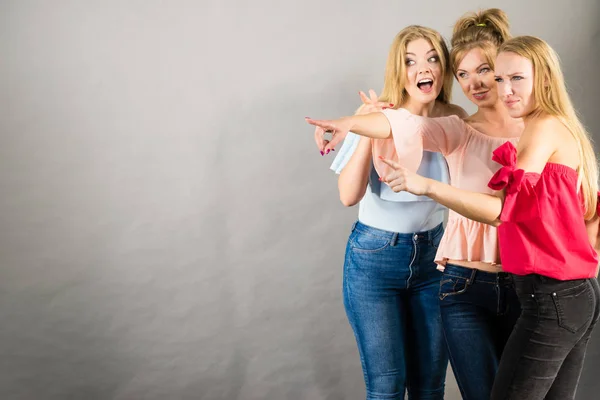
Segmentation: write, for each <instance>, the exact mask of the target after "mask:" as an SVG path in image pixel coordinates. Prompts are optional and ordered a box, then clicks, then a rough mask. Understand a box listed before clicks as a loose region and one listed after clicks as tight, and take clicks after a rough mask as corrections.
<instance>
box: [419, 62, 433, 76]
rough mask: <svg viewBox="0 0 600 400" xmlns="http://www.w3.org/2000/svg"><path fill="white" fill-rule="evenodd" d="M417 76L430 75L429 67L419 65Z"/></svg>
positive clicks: (422, 64) (427, 64)
mask: <svg viewBox="0 0 600 400" xmlns="http://www.w3.org/2000/svg"><path fill="white" fill-rule="evenodd" d="M418 71H419V76H421V75H427V74H431V66H430V65H429V63H421V64H419V70H418Z"/></svg>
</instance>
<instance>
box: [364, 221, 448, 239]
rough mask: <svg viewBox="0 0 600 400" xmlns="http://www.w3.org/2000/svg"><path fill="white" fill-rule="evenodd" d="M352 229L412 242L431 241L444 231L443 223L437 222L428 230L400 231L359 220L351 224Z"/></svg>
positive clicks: (379, 236) (384, 237)
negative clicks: (379, 227)
mask: <svg viewBox="0 0 600 400" xmlns="http://www.w3.org/2000/svg"><path fill="white" fill-rule="evenodd" d="M352 231H358V232H360V233H364V234H366V235H371V236H376V237H378V238H382V239H389V240H390V241H391V242H392V243H403V242H404V243H413V241H428V242H431V241H432V240H433V239H435V238H437V237H438V236H439V235H441V234H443V233H444V224H439V225H438V226H436V227H435V228H433V229H430V230H428V231H422V232H412V233H400V232H390V231H385V230H383V229H377V228H373V227H372V226H369V225H365V224H363V223H362V222H360V221H356V222H355V223H354V225H352Z"/></svg>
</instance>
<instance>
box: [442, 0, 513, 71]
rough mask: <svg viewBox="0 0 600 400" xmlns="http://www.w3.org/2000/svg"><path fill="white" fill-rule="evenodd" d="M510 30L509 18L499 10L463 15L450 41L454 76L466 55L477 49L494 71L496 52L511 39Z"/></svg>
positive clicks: (456, 24)
mask: <svg viewBox="0 0 600 400" xmlns="http://www.w3.org/2000/svg"><path fill="white" fill-rule="evenodd" d="M509 29H510V25H509V23H508V16H507V15H506V13H505V12H504V11H502V10H500V9H499V8H488V9H487V10H483V11H478V12H470V13H467V14H465V15H463V16H462V17H461V18H460V19H459V20H458V21H457V22H456V23H455V24H454V29H453V30H452V40H451V41H450V43H451V44H452V50H450V65H451V66H452V72H453V73H454V75H456V71H457V70H458V65H459V64H460V63H461V61H462V60H463V58H464V57H465V55H466V54H467V53H468V52H469V51H471V50H473V49H475V48H478V49H481V50H482V51H483V54H484V55H485V57H486V59H487V62H488V64H489V65H490V67H491V68H492V69H494V61H495V59H496V52H497V50H498V47H500V45H501V44H502V43H504V42H505V41H506V40H508V39H509V38H510V32H509Z"/></svg>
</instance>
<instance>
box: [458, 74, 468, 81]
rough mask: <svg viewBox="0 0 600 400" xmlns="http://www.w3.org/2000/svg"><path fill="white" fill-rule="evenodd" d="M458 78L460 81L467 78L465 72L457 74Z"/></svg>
mask: <svg viewBox="0 0 600 400" xmlns="http://www.w3.org/2000/svg"><path fill="white" fill-rule="evenodd" d="M458 77H459V78H460V79H465V78H466V77H467V74H466V72H459V73H458Z"/></svg>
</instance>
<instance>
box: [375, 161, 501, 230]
mask: <svg viewBox="0 0 600 400" xmlns="http://www.w3.org/2000/svg"><path fill="white" fill-rule="evenodd" d="M382 161H383V162H384V163H386V164H387V165H389V166H390V167H392V168H393V171H392V172H391V173H390V174H389V175H387V176H386V177H385V178H382V181H383V182H385V183H386V184H388V186H390V187H391V188H392V190H393V191H394V192H400V191H407V192H410V193H413V194H416V195H422V196H427V197H430V198H431V199H433V200H435V201H436V202H438V203H440V204H442V205H444V206H446V207H448V208H450V209H451V210H454V211H455V212H457V213H459V214H461V215H463V216H465V217H467V218H469V219H472V220H473V221H478V222H482V223H484V224H488V225H493V226H498V225H500V219H499V216H500V213H501V212H502V203H503V197H504V196H503V195H502V192H498V195H491V194H485V193H476V192H470V191H468V190H463V189H459V188H456V187H454V186H450V185H448V184H446V183H442V182H439V181H436V180H434V179H429V178H425V177H422V176H420V175H417V174H416V173H414V172H411V171H409V170H408V169H406V168H404V167H403V166H402V165H400V164H398V163H397V162H394V161H391V160H387V159H382Z"/></svg>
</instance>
